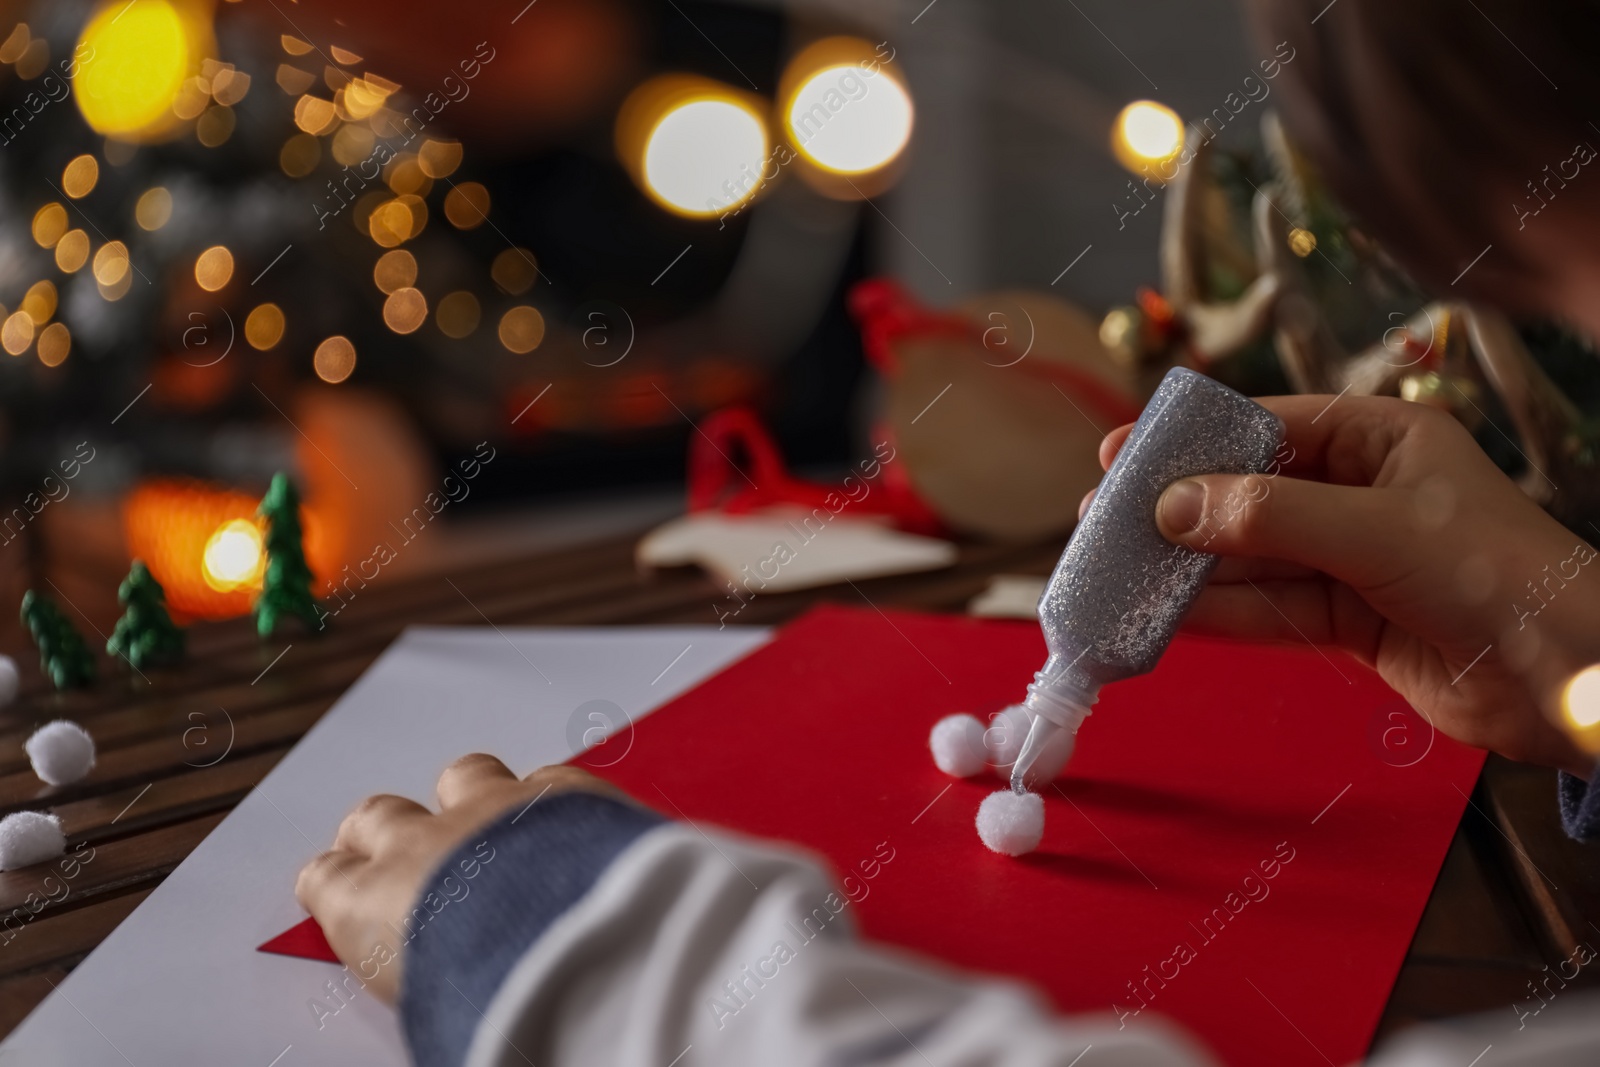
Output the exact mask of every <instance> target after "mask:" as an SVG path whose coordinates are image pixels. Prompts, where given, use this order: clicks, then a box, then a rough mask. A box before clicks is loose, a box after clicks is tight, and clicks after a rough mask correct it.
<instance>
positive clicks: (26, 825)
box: [0, 811, 67, 871]
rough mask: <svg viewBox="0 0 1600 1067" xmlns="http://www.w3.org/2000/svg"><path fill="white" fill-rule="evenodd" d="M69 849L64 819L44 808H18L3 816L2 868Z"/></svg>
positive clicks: (10, 868) (0, 826) (0, 832)
mask: <svg viewBox="0 0 1600 1067" xmlns="http://www.w3.org/2000/svg"><path fill="white" fill-rule="evenodd" d="M66 850H67V837H66V835H65V834H63V833H62V832H61V820H60V819H58V818H56V817H55V816H54V815H47V814H45V813H44V812H42V811H14V812H12V813H11V814H10V815H7V816H6V817H5V818H4V819H0V871H14V870H16V869H17V868H18V867H30V866H32V865H33V864H35V863H40V862H43V861H44V860H47V859H53V858H54V857H56V856H59V855H61V854H62V853H63V852H65V851H66Z"/></svg>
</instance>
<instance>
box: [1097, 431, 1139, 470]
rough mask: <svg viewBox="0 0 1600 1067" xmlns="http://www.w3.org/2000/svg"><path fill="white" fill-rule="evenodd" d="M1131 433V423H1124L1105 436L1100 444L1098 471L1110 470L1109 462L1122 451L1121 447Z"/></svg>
mask: <svg viewBox="0 0 1600 1067" xmlns="http://www.w3.org/2000/svg"><path fill="white" fill-rule="evenodd" d="M1132 432H1133V423H1131V422H1128V423H1124V424H1123V425H1121V426H1118V427H1117V428H1116V429H1115V430H1112V431H1111V432H1110V433H1108V434H1106V435H1105V437H1104V439H1102V440H1101V442H1100V469H1101V470H1103V471H1108V470H1110V469H1111V461H1112V460H1114V459H1116V458H1117V453H1118V452H1120V451H1122V445H1123V443H1124V442H1126V441H1127V440H1128V435H1129V434H1130V433H1132Z"/></svg>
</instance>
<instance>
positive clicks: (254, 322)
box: [244, 304, 284, 352]
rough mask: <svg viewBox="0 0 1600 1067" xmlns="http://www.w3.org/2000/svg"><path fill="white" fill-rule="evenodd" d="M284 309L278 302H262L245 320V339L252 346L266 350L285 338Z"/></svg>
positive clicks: (262, 350) (259, 349)
mask: <svg viewBox="0 0 1600 1067" xmlns="http://www.w3.org/2000/svg"><path fill="white" fill-rule="evenodd" d="M283 325H284V320H283V309H282V308H280V307H278V305H277V304H261V305H259V306H257V307H255V308H253V309H252V310H251V312H250V314H249V315H247V316H246V317H245V320H244V339H245V340H246V341H248V342H250V347H251V348H254V349H257V350H258V351H261V352H265V351H266V350H267V349H269V348H271V347H273V346H274V345H276V344H277V343H278V342H279V341H281V340H283Z"/></svg>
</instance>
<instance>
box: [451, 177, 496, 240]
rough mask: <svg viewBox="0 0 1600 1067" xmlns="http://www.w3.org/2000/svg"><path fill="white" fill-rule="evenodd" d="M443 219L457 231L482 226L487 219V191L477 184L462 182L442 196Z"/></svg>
mask: <svg viewBox="0 0 1600 1067" xmlns="http://www.w3.org/2000/svg"><path fill="white" fill-rule="evenodd" d="M444 217H445V218H447V219H449V220H450V225H452V226H454V227H455V228H456V229H458V230H470V229H472V228H473V227H475V226H481V225H483V223H484V221H485V220H487V219H488V217H489V190H487V189H485V188H484V187H483V186H482V185H480V184H478V183H477V182H462V183H461V184H460V185H457V186H455V187H454V188H452V189H451V190H450V191H449V192H448V193H446V194H445V196H444Z"/></svg>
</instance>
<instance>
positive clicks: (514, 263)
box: [489, 248, 539, 296]
mask: <svg viewBox="0 0 1600 1067" xmlns="http://www.w3.org/2000/svg"><path fill="white" fill-rule="evenodd" d="M489 277H491V278H493V279H494V283H495V284H496V285H498V286H499V287H500V288H502V289H504V290H505V291H506V292H508V293H510V294H511V295H512V296H521V295H522V294H523V293H525V292H527V291H528V290H529V289H531V288H533V283H534V282H535V281H536V280H537V279H538V277H539V264H538V261H537V260H535V259H534V258H533V253H532V252H530V251H528V250H527V249H526V248H508V249H506V250H505V251H504V252H501V253H500V254H499V255H497V256H495V257H494V263H493V264H491V265H490V267H489Z"/></svg>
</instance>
